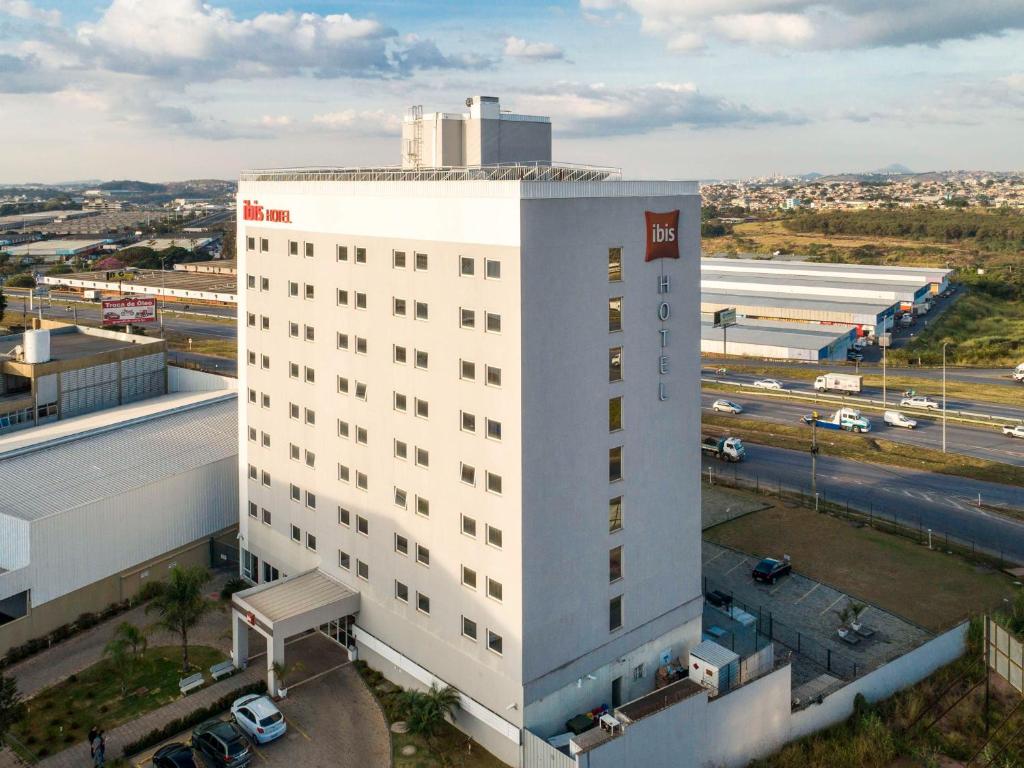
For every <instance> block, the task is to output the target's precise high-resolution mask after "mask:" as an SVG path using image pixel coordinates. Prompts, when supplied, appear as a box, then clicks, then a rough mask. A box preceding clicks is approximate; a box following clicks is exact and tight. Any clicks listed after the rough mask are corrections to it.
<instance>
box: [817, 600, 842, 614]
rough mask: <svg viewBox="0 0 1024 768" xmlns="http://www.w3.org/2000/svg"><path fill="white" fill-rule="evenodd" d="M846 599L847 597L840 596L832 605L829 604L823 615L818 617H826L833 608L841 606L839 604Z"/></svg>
mask: <svg viewBox="0 0 1024 768" xmlns="http://www.w3.org/2000/svg"><path fill="white" fill-rule="evenodd" d="M845 597H846V595H840V596H839V597H837V598H836V599H835V600H833V601H832V602H831V603H830V604H829V606H828V608H826V609H825V610H823V611H822V612H821V613H819V614H818V615H819V616H824V615H825V614H826V613H828V612H829V611H831V610H832V609H833V608H835V607H836V606H837V605H839V602H840V601H841V600H843V599H844V598H845Z"/></svg>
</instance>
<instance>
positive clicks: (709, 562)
mask: <svg viewBox="0 0 1024 768" xmlns="http://www.w3.org/2000/svg"><path fill="white" fill-rule="evenodd" d="M727 551H728V550H725V549H723V550H721V551H719V553H718V554H717V555H715V556H714V557H712V558H711V559H709V560H705V561H704V565H711V563H713V562H715V560H717V559H718V558H720V557H721V556H722V555H724V554H725V553H726V552H727Z"/></svg>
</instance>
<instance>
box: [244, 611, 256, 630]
mask: <svg viewBox="0 0 1024 768" xmlns="http://www.w3.org/2000/svg"><path fill="white" fill-rule="evenodd" d="M245 620H246V621H248V622H249V623H250V624H252V625H253V626H254V627H255V626H256V614H255V613H253V612H252V611H249V612H248V613H247V614H245Z"/></svg>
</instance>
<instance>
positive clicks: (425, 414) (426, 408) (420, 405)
mask: <svg viewBox="0 0 1024 768" xmlns="http://www.w3.org/2000/svg"><path fill="white" fill-rule="evenodd" d="M416 415H417V416H419V417H420V418H421V419H426V418H429V416H430V403H428V402H427V401H426V400H420V399H419V398H418V397H417V398H416Z"/></svg>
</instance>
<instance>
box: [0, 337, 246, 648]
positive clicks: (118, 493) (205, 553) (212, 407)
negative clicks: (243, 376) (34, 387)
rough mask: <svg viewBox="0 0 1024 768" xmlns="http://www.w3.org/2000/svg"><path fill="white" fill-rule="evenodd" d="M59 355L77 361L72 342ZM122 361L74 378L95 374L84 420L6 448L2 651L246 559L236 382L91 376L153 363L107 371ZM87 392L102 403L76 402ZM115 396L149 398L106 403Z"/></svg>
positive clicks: (0, 559)
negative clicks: (172, 574)
mask: <svg viewBox="0 0 1024 768" xmlns="http://www.w3.org/2000/svg"><path fill="white" fill-rule="evenodd" d="M85 330H92V329H79V331H80V332H81V331H85ZM115 335H121V334H115ZM55 338H60V334H55ZM30 344H31V342H29V343H25V342H23V345H24V346H25V347H28V346H30ZM160 345H161V346H160V351H159V352H157V353H155V354H158V355H159V356H160V357H161V358H162V357H163V352H162V342H160ZM53 349H54V350H56V351H58V352H59V353H60V354H62V355H64V358H63V359H62V360H60V361H55V362H58V363H60V364H61V365H62V366H63V365H67V364H70V363H72V362H73V361H72V359H71V358H69V357H68V356H67V350H68V347H67V346H62V345H61V344H60V343H57V344H55V345H54V347H53ZM121 352H123V350H122V349H117V350H111V351H109V352H104V351H98V352H97V351H91V352H85V351H83V359H82V360H80V361H79V363H78V364H77V365H78V367H77V368H74V369H72V370H71V372H72V373H73V374H74V375H76V376H77V375H81V374H82V373H83V372H88V371H91V372H92V373H90V374H89V375H88V376H86V377H85V379H83V380H82V381H80V382H79V384H80V385H81V386H80V387H79V388H78V391H77V393H76V394H75V396H74V397H71V398H70V399H71V400H73V401H76V402H78V403H79V405H83V404H85V403H86V401H87V403H88V407H84V408H79V410H78V411H77V412H78V413H79V414H81V415H74V416H70V417H66V418H61V419H56V418H55V417H48V418H47V419H43V420H40V425H39V426H33V427H31V428H23V429H20V430H18V431H15V432H12V433H10V434H6V435H4V436H3V437H2V438H0V655H2V654H4V653H6V651H7V650H8V649H9V648H12V647H14V646H18V645H21V644H23V643H25V642H27V641H29V640H34V639H36V638H41V637H42V638H45V637H46V636H47V634H48V633H50V632H53V631H54V630H56V629H58V628H59V627H62V626H63V625H66V624H69V623H71V622H74V621H75V619H76V618H77V617H78V616H79V615H81V614H84V613H89V612H97V611H101V610H103V609H104V608H106V607H107V606H109V605H111V604H113V603H119V602H122V601H124V600H126V599H128V598H130V597H132V596H133V595H134V594H135V593H136V592H137V591H138V589H139V588H140V587H141V586H142V585H143V584H144V583H145V582H146V581H147V580H151V579H162V578H164V577H165V576H166V574H167V572H168V569H169V568H170V567H171V566H173V565H175V564H178V565H183V566H184V565H191V564H201V565H205V566H210V565H214V564H216V565H230V564H232V563H235V562H237V542H236V541H235V536H236V525H237V521H238V478H237V464H238V431H237V408H238V406H237V404H236V402H235V401H236V398H237V394H236V389H235V388H234V382H233V381H231V380H228V379H223V378H221V377H219V376H211V375H209V374H204V373H199V372H196V371H189V370H184V369H178V368H172V369H169V370H160V371H158V372H156V373H155V375H154V376H152V377H144V378H146V379H147V380H149V379H150V378H152V379H154V380H156V381H158V382H159V386H158V387H153V388H150V387H148V386H142V387H135V386H133V385H131V384H129V383H128V382H127V381H126V380H124V379H121V380H120V381H118V379H117V377H116V376H114V377H110V376H101V377H100V378H101V379H103V381H99V382H95V381H92V380H91V377H93V376H94V375H96V372H97V371H101V372H102V371H106V372H108V373H109V370H110V369H111V368H114V369H121V370H123V365H122V364H123V363H127V364H129V365H130V364H131V362H132V360H146V357H141V358H133V359H131V360H125V361H121V363H117V362H113V363H105V364H97V363H96V356H97V355H104V354H113V355H114V356H115V357H117V356H118V355H119V354H120V353H121ZM47 362H48V361H41V362H40V363H39V364H38V365H40V366H43V365H46V364H47ZM53 375H54V374H53V373H46V372H41V375H40V376H38V377H37V381H39V382H41V381H42V380H43V379H45V378H46V377H49V376H53ZM62 375H63V374H60V375H59V376H58V383H57V384H56V386H57V389H58V392H60V386H61V385H60V383H59V382H60V376H62ZM115 382H117V383H119V384H120V386H118V385H117V383H115ZM165 383H166V389H163V387H164V386H165ZM43 388H44V385H43V384H39V390H42V389H43ZM83 389H92V390H93V392H94V394H96V395H97V396H96V397H79V395H82V394H83ZM144 391H145V392H152V393H156V394H154V396H151V397H144V398H143V397H142V394H143V392H144ZM116 392H122V393H125V394H127V393H133V394H134V395H137V396H138V397H132V396H128V397H124V398H123V402H124V404H121V405H117V404H115V405H113V407H105V404H106V403H108V402H115V400H116V398H115V397H114V393H116ZM161 392H165V393H161ZM103 393H108V394H110V395H111V397H106V395H104V394H103ZM64 394H65V395H67V394H69V393H67V392H65V393H64ZM42 421H48V423H41V422H42ZM22 426H25V425H22Z"/></svg>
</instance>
